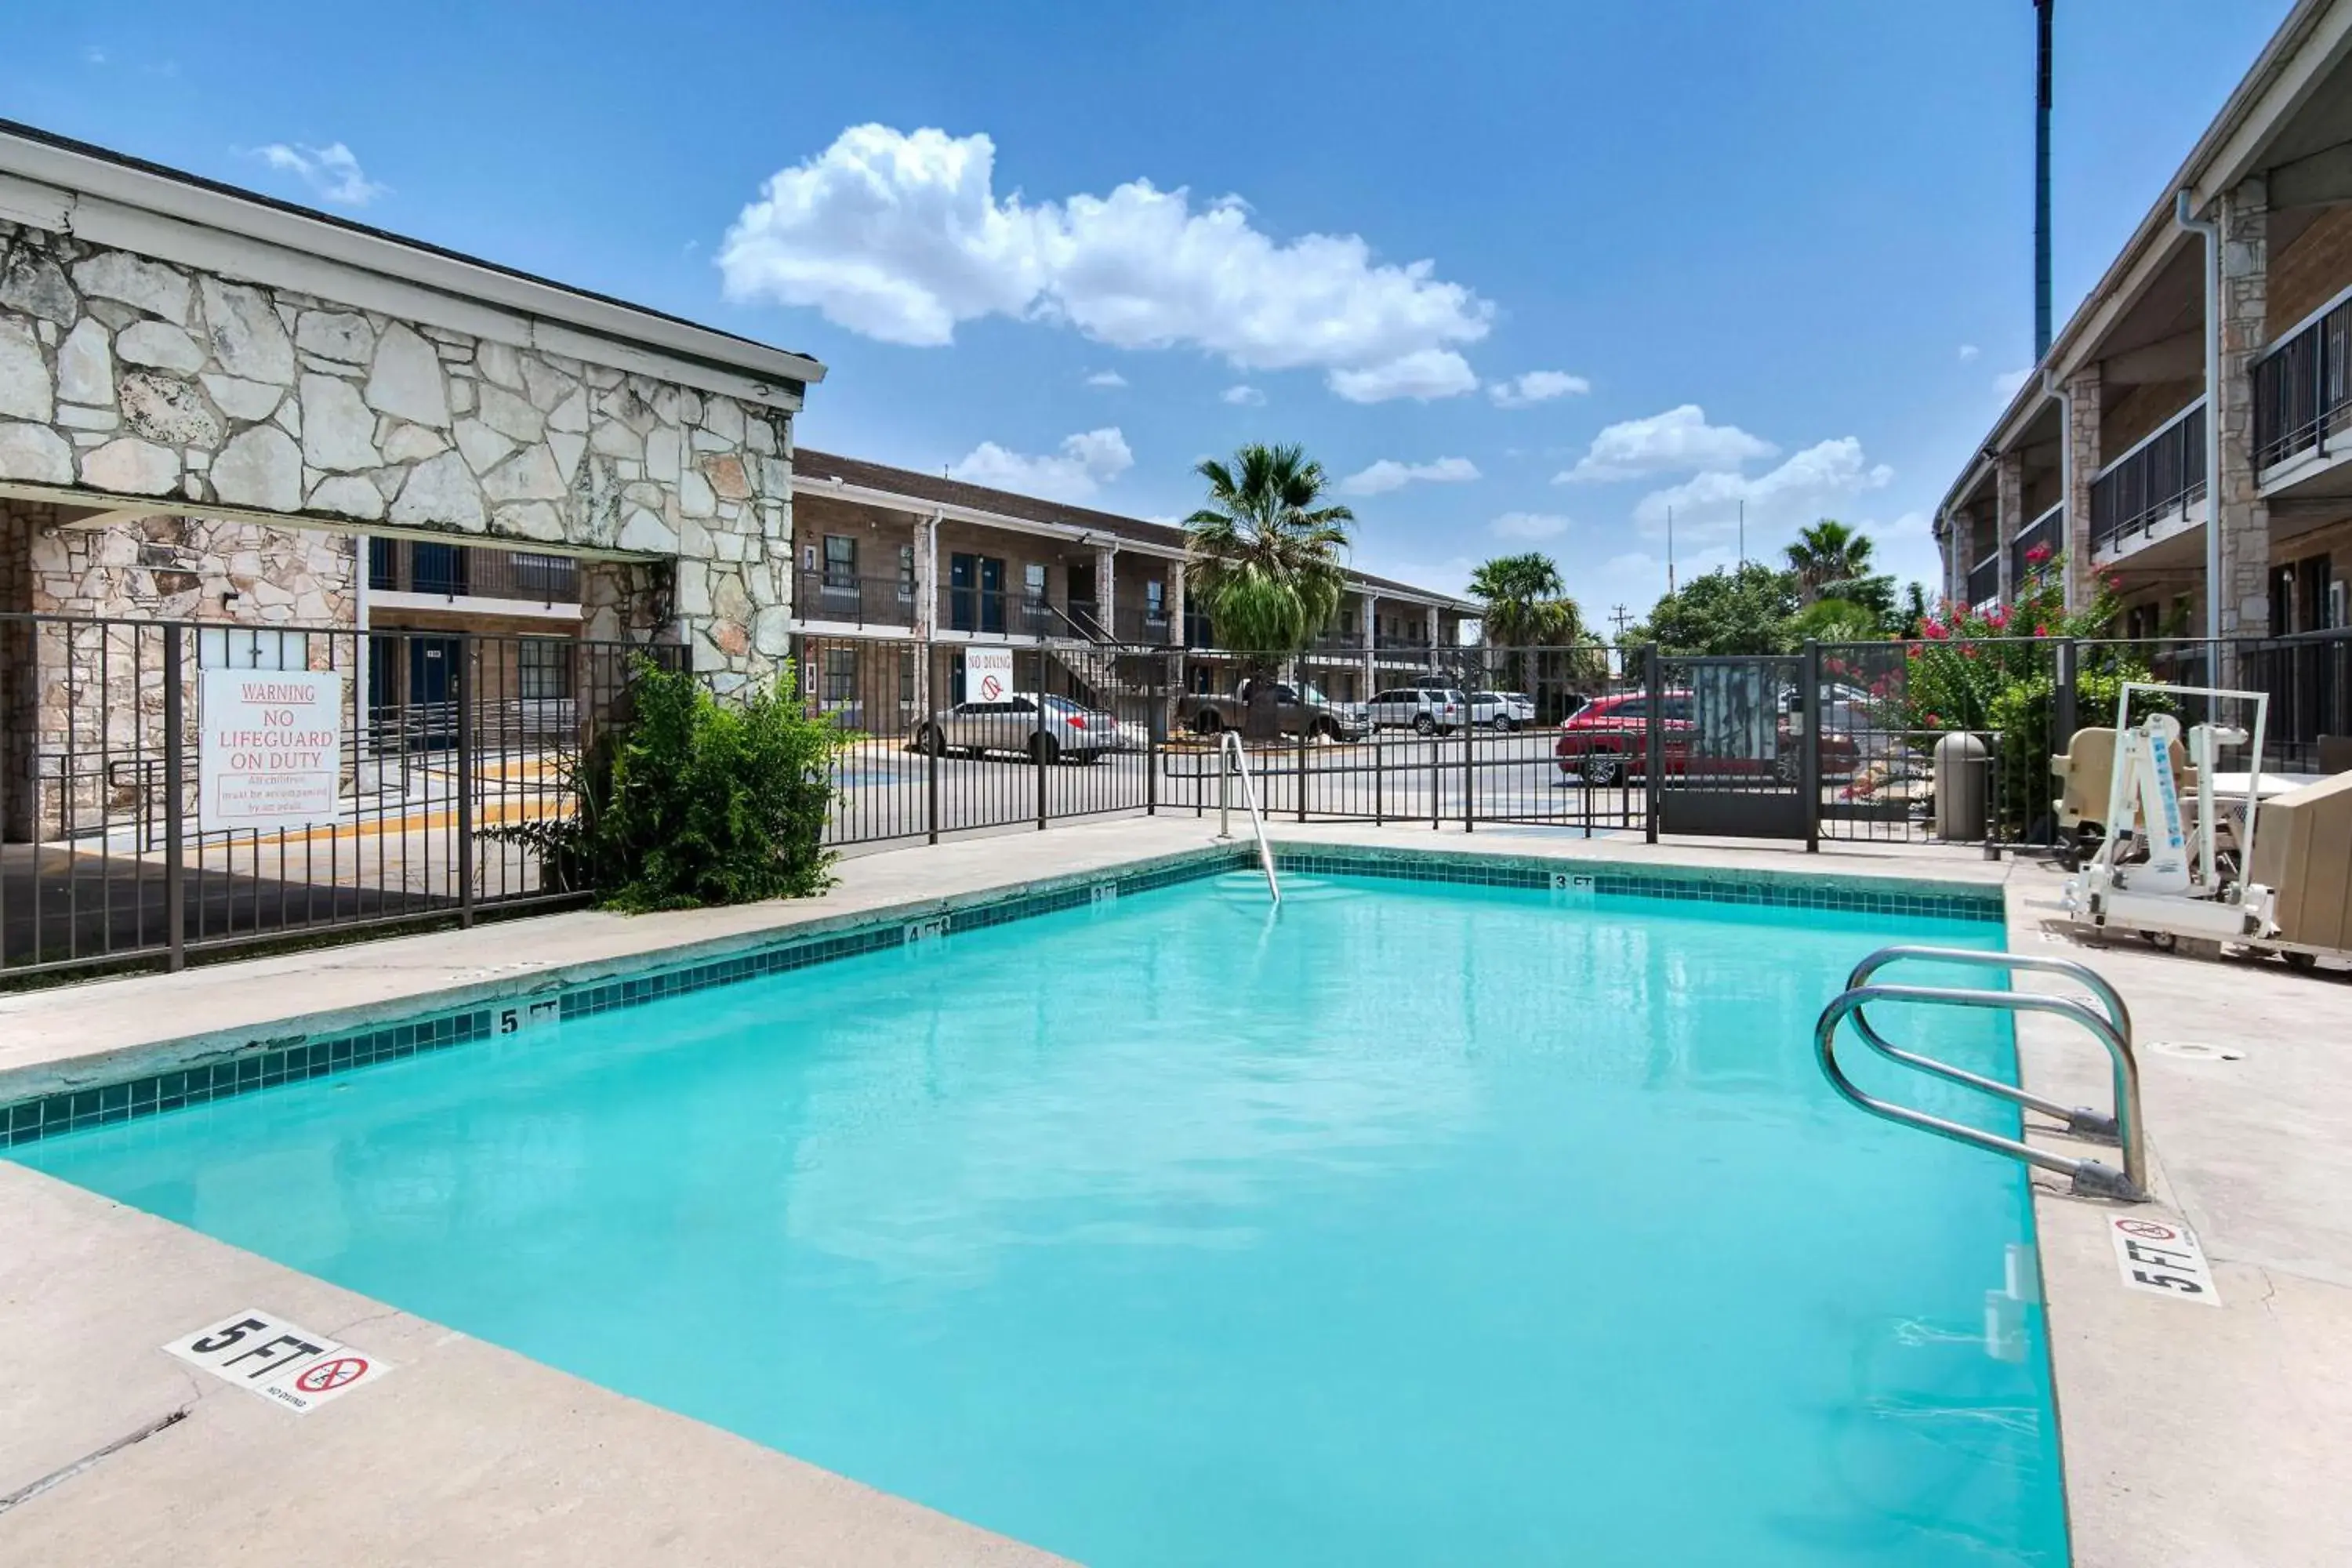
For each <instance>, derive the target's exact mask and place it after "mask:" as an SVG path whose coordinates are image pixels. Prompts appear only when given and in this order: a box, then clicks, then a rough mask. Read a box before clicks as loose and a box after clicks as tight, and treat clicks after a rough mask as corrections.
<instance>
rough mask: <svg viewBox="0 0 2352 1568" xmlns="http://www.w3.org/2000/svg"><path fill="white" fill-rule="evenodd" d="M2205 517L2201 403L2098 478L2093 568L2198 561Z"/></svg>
mask: <svg viewBox="0 0 2352 1568" xmlns="http://www.w3.org/2000/svg"><path fill="white" fill-rule="evenodd" d="M2205 514H2206V499H2205V400H2204V399H2203V398H2201V397H2200V398H2199V399H2198V400H2197V401H2196V402H2194V403H2192V404H2190V405H2189V406H2188V407H2186V408H2184V409H2182V410H2181V411H2180V412H2179V413H2178V414H2176V415H2174V416H2172V417H2171V418H2170V419H2168V420H2167V421H2166V422H2165V423H2164V424H2163V425H2161V426H2158V427H2157V428H2156V429H2155V430H2154V431H2152V432H2150V433H2149V434H2148V435H2147V436H2146V437H2143V438H2142V439H2141V440H2140V441H2139V443H2138V444H2137V446H2135V447H2132V448H2131V449H2130V450H2129V451H2127V452H2126V453H2124V455H2123V456H2122V457H2120V458H2116V460H2115V461H2114V462H2112V463H2109V464H2108V465H2107V466H2106V467H2105V468H2101V469H2100V470H2099V471H2098V473H2097V474H2096V475H2095V476H2094V477H2093V479H2092V480H2091V564H2092V565H2093V566H2094V567H2095V568H2098V569H2099V570H2102V571H2104V570H2105V569H2106V568H2107V567H2109V566H2113V565H2116V564H2117V563H2121V562H2123V561H2125V560H2126V559H2128V560H2130V561H2131V562H2132V563H2133V564H2134V565H2135V566H2162V565H2176V564H2181V563H2187V562H2189V561H2191V560H2194V559H2196V558H2197V556H2198V552H2199V550H2200V545H2199V544H2198V542H2197V538H2196V536H2197V534H2198V533H2199V531H2200V530H2202V529H2203V528H2204V526H2205ZM2175 557H2177V558H2178V560H2176V559H2175Z"/></svg>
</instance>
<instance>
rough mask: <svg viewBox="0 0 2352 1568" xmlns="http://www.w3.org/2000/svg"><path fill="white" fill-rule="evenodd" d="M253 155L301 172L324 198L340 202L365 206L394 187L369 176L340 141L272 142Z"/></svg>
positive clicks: (275, 166) (350, 205)
mask: <svg viewBox="0 0 2352 1568" xmlns="http://www.w3.org/2000/svg"><path fill="white" fill-rule="evenodd" d="M254 156H255V157H257V158H259V159H260V160H261V161H262V162H263V163H267V164H268V165H269V166H270V167H271V168H273V169H282V170H284V171H286V172H287V173H288V174H297V175H299V176H300V177H301V180H302V183H303V184H306V185H309V186H310V189H311V190H312V191H314V192H316V193H317V194H318V195H319V196H320V198H321V199H322V200H325V201H330V202H333V203H335V204H336V205H340V206H347V207H363V206H365V205H368V203H370V202H372V201H373V200H375V198H376V197H378V196H380V195H383V194H384V193H385V192H387V191H389V190H390V189H391V188H392V187H391V186H389V185H380V184H376V182H374V181H373V180H371V179H369V178H368V177H367V171H366V170H364V169H362V168H361V167H360V161H359V160H358V159H357V158H355V157H353V156H352V150H351V149H350V148H348V147H346V146H344V145H343V144H342V143H341V142H330V143H328V144H327V145H326V146H324V147H312V146H308V145H305V144H299V143H298V144H296V145H293V146H289V145H287V144H286V143H285V142H271V143H270V144H269V145H268V146H267V147H261V148H257V149H255V151H254Z"/></svg>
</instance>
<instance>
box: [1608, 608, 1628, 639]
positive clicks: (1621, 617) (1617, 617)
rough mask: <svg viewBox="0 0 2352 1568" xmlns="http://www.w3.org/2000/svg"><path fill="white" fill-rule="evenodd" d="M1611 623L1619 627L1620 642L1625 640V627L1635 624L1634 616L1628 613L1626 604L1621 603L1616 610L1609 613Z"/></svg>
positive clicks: (1618, 637)
mask: <svg viewBox="0 0 2352 1568" xmlns="http://www.w3.org/2000/svg"><path fill="white" fill-rule="evenodd" d="M1609 624H1610V625H1611V626H1615V627H1616V628H1617V640H1618V641H1619V642H1623V641H1624V640H1625V628H1626V627H1627V626H1632V625H1633V616H1631V615H1628V614H1627V613H1626V610H1625V606H1624V605H1622V604H1620V605H1618V606H1617V607H1616V608H1615V609H1614V610H1612V611H1611V612H1610V613H1609Z"/></svg>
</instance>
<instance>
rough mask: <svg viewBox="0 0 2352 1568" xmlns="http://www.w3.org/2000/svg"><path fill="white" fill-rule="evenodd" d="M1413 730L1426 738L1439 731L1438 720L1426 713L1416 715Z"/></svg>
mask: <svg viewBox="0 0 2352 1568" xmlns="http://www.w3.org/2000/svg"><path fill="white" fill-rule="evenodd" d="M1412 732H1413V733H1414V734H1416V735H1420V736H1423V737H1424V738H1425V737H1427V736H1430V735H1434V734H1436V733H1437V721H1436V720H1434V719H1433V718H1431V717H1430V716H1429V715H1428V714H1426V713H1423V714H1419V715H1416V716H1415V717H1414V719H1413V721H1412Z"/></svg>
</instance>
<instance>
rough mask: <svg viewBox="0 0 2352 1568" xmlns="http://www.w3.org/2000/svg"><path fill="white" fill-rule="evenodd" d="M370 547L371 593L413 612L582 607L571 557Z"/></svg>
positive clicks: (419, 545) (380, 541)
mask: <svg viewBox="0 0 2352 1568" xmlns="http://www.w3.org/2000/svg"><path fill="white" fill-rule="evenodd" d="M367 544H368V552H367V554H368V590H369V592H370V593H372V594H376V595H395V596H398V598H397V599H396V600H395V601H394V602H401V601H405V602H407V603H408V604H410V605H412V607H419V608H430V607H439V606H441V605H447V606H453V607H457V608H466V609H489V608H493V607H495V606H493V605H490V604H487V603H477V604H463V603H461V601H467V600H474V601H499V602H500V603H501V605H538V606H540V607H541V608H542V609H548V608H552V607H554V606H556V605H578V604H579V603H580V563H579V562H578V561H576V560H574V559H573V558H572V557H571V556H569V555H536V554H532V553H530V552H528V551H520V550H499V549H493V548H488V547H486V546H479V545H470V544H436V543H432V542H428V541H424V540H411V539H384V538H381V537H378V538H372V539H370V540H369V541H368V542H367ZM379 602H383V601H381V600H380V601H379Z"/></svg>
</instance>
